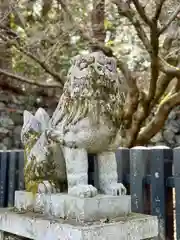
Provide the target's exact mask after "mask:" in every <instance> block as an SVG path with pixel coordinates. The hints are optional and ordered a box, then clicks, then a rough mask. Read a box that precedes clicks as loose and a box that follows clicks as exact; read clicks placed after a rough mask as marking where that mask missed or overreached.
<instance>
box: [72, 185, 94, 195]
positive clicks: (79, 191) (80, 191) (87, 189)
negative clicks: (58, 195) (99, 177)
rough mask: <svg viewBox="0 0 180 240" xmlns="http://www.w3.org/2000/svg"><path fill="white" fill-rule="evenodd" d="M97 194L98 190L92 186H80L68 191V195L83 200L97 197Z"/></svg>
mask: <svg viewBox="0 0 180 240" xmlns="http://www.w3.org/2000/svg"><path fill="white" fill-rule="evenodd" d="M97 193H98V191H97V189H96V188H95V187H93V186H92V185H82V184H79V185H77V186H74V187H72V188H70V189H68V194H70V195H72V196H76V197H82V198H88V197H94V196H96V195H97Z"/></svg>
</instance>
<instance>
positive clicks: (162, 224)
mask: <svg viewBox="0 0 180 240" xmlns="http://www.w3.org/2000/svg"><path fill="white" fill-rule="evenodd" d="M172 153H173V152H172V149H170V148H168V147H166V146H155V147H151V148H150V164H151V200H152V209H151V212H152V215H156V216H157V217H158V219H159V236H158V239H159V240H163V239H169V240H170V239H173V218H171V220H170V219H169V220H170V221H168V218H167V215H168V211H170V212H171V211H173V210H172V190H170V192H169V191H168V188H167V186H166V181H167V178H168V177H169V176H172V158H173V154H172ZM168 201H171V203H170V204H169V203H168ZM168 208H169V209H168ZM171 216H173V213H172V214H171Z"/></svg>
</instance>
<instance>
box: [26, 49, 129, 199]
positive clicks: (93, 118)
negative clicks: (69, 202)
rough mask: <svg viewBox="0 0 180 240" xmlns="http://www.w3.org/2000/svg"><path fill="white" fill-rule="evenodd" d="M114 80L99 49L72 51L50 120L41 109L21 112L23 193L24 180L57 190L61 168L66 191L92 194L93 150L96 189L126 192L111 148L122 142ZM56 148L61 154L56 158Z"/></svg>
mask: <svg viewBox="0 0 180 240" xmlns="http://www.w3.org/2000/svg"><path fill="white" fill-rule="evenodd" d="M118 79H119V76H118V71H117V67H116V60H115V58H112V57H108V56H106V55H105V54H104V53H103V52H100V51H97V52H92V53H89V54H86V55H77V56H76V57H74V58H73V59H72V66H71V68H70V69H69V72H68V75H67V81H66V82H65V84H64V89H63V94H62V95H61V97H60V99H59V103H58V106H57V108H56V110H55V111H54V113H53V115H52V118H50V117H49V116H48V114H47V113H46V111H45V110H44V109H42V108H39V109H38V110H37V111H36V113H35V115H33V114H31V113H30V112H28V111H26V110H25V111H24V123H23V127H22V131H21V139H22V142H23V145H24V148H25V152H26V156H27V164H26V166H25V171H24V175H25V181H26V183H27V184H26V186H27V188H28V191H32V184H30V186H29V187H28V184H29V182H30V183H32V181H33V180H34V179H38V180H39V181H41V182H43V183H44V182H45V181H46V184H45V183H44V185H45V187H44V188H43V187H41V193H42V192H43V193H47V192H51V193H53V192H54V187H55V188H56V189H61V186H59V185H60V184H59V183H60V182H61V180H62V176H61V174H59V173H60V172H66V176H65V179H64V182H65V183H67V186H68V189H67V190H68V194H70V195H72V196H76V197H84V198H88V197H94V196H96V195H97V193H98V191H97V189H96V188H95V187H94V186H92V185H90V184H88V153H93V154H97V155H98V157H97V161H98V170H99V179H100V181H99V183H100V184H99V187H100V189H99V190H100V192H101V193H104V194H109V195H114V196H116V195H124V194H126V189H125V187H124V186H123V184H122V183H118V178H117V162H116V158H115V151H116V150H117V148H118V147H119V145H121V141H123V139H122V137H121V129H122V125H123V122H122V119H121V117H120V116H121V112H122V108H123V104H124V95H123V94H119V93H122V89H121V87H122V85H120V84H118ZM94 82H96V84H94ZM104 87H106V94H107V97H106V98H104V93H103V91H104ZM96 95H97V96H98V98H97V97H95V96H96ZM81 99H83V101H81ZM58 151H59V152H60V151H61V152H62V154H61V157H60V156H59V154H58ZM62 162H64V164H62ZM62 167H64V169H62ZM32 169H33V170H32ZM47 169H48V171H47ZM35 184H36V183H34V185H35Z"/></svg>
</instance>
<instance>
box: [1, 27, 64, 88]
mask: <svg viewBox="0 0 180 240" xmlns="http://www.w3.org/2000/svg"><path fill="white" fill-rule="evenodd" d="M10 33H11V34H12V33H13V32H12V31H10ZM0 38H1V39H2V40H3V41H4V42H5V43H7V44H9V45H11V46H14V47H15V48H16V49H17V50H19V51H20V52H21V53H23V54H25V55H26V56H27V57H29V58H31V59H32V60H34V61H35V62H36V63H38V64H39V65H40V66H41V67H42V68H43V69H44V70H45V72H47V73H48V74H50V75H51V76H52V77H53V78H54V79H55V80H56V81H57V82H58V83H60V85H61V87H62V86H63V85H64V81H63V79H62V78H61V76H60V75H59V74H58V73H57V72H54V71H53V70H52V69H50V68H49V67H48V66H47V65H46V63H45V62H44V61H42V60H41V59H39V58H38V57H36V56H35V55H33V54H32V53H30V52H29V51H27V50H25V49H24V48H23V47H21V46H20V38H19V36H18V37H17V36H16V39H13V40H11V39H8V38H6V37H5V36H3V35H2V34H1V35H0Z"/></svg>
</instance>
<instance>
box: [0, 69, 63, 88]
mask: <svg viewBox="0 0 180 240" xmlns="http://www.w3.org/2000/svg"><path fill="white" fill-rule="evenodd" d="M0 74H3V75H5V76H8V77H10V78H13V79H16V80H18V81H20V82H22V83H28V84H31V85H35V86H38V87H43V88H60V89H62V87H61V86H60V85H57V84H43V83H40V82H37V81H34V80H29V79H27V78H26V77H23V76H19V75H17V74H14V73H10V72H8V71H6V70H4V69H1V68H0Z"/></svg>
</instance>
